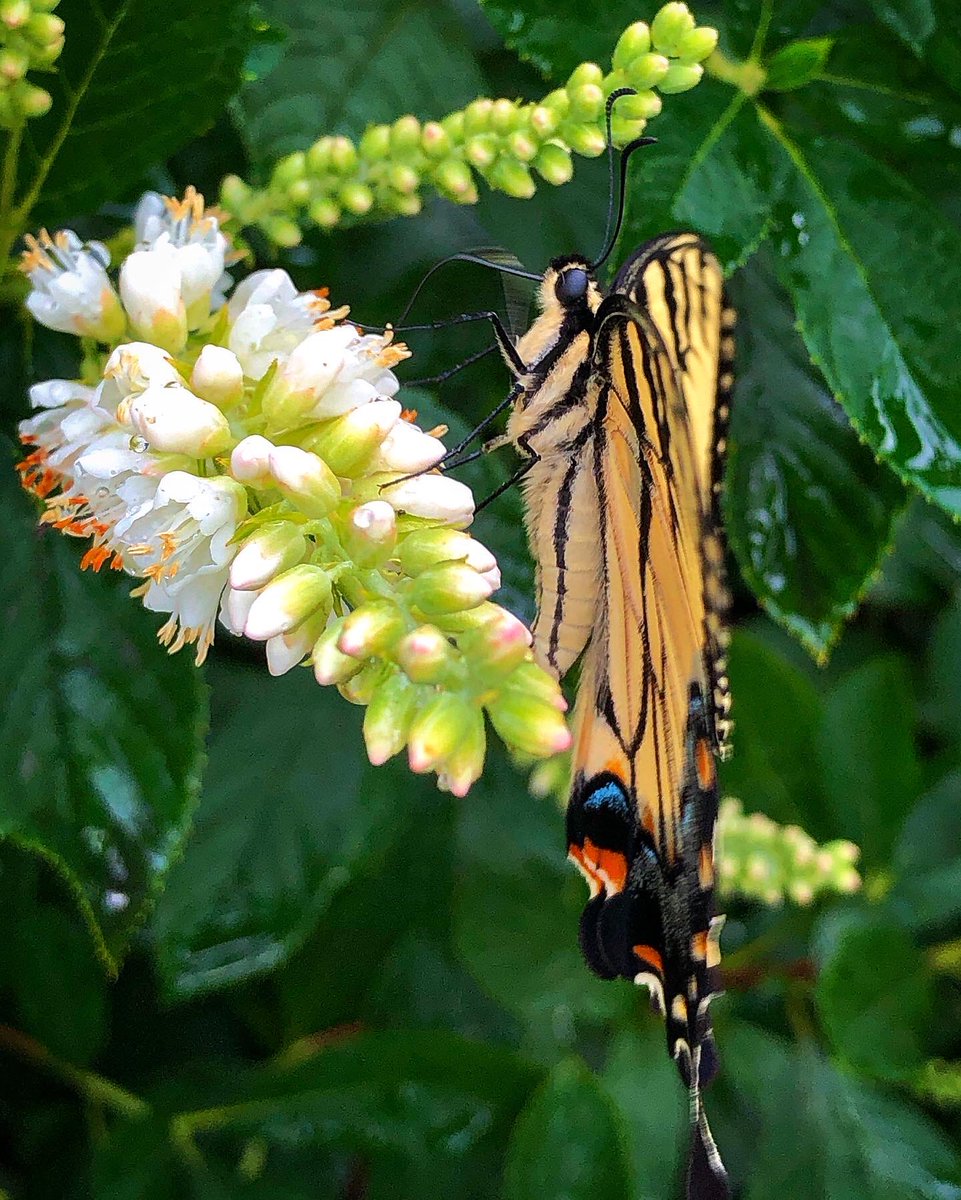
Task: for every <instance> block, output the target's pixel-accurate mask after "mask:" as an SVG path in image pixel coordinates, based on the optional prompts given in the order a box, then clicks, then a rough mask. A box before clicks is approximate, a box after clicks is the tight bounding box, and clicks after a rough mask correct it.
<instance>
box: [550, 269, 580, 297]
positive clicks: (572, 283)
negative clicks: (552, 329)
mask: <svg viewBox="0 0 961 1200" xmlns="http://www.w3.org/2000/svg"><path fill="white" fill-rule="evenodd" d="M587 280H588V276H587V272H586V271H585V270H583V269H582V268H581V267H571V268H570V269H569V270H567V271H562V272H561V273H560V275H558V277H557V283H555V284H554V294H555V295H556V296H557V298H558V300H560V302H561V303H562V304H570V303H572V302H573V301H575V300H583V299H584V296H585V295H586V294H587Z"/></svg>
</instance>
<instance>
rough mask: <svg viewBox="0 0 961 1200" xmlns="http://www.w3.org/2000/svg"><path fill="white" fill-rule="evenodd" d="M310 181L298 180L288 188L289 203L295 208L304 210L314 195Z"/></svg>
mask: <svg viewBox="0 0 961 1200" xmlns="http://www.w3.org/2000/svg"><path fill="white" fill-rule="evenodd" d="M313 190H314V189H313V187H312V185H311V182H310V180H309V179H298V180H296V181H295V182H294V183H292V184H291V185H290V186H289V187H288V188H287V202H288V204H290V205H292V206H293V207H295V208H302V207H303V205H305V204H306V203H307V201H308V200H309V199H310V197H311V195H312V194H313Z"/></svg>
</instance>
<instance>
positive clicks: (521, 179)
mask: <svg viewBox="0 0 961 1200" xmlns="http://www.w3.org/2000/svg"><path fill="white" fill-rule="evenodd" d="M489 178H490V183H491V186H492V187H495V188H497V189H498V190H499V191H502V192H506V193H507V194H508V196H513V197H514V199H515V200H529V199H530V198H531V196H533V195H534V193H535V192H536V191H537V185H536V184H535V183H534V180H533V179H532V178H531V173H530V171H529V170H528V169H527V167H526V166H525V165H524V164H523V163H521V162H518V161H517V159H516V158H504V157H502V158H499V159H498V160H497V162H496V163H495V165H494V167H493V169H492V170H491V172H490V176H489Z"/></svg>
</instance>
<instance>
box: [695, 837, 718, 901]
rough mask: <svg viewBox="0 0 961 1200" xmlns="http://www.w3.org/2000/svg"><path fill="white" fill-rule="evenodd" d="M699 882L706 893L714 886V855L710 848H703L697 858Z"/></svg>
mask: <svg viewBox="0 0 961 1200" xmlns="http://www.w3.org/2000/svg"><path fill="white" fill-rule="evenodd" d="M697 881H698V883H699V884H700V885H701V887H702V888H703V889H704V890H705V891H707V890H708V889H709V888H712V887H713V886H714V855H713V854H712V853H711V847H710V846H702V847H701V852H700V854H699V855H698V856H697Z"/></svg>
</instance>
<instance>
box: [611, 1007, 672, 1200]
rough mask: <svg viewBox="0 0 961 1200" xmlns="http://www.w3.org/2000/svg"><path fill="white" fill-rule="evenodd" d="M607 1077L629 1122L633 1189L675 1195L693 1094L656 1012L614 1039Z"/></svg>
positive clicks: (653, 1199)
mask: <svg viewBox="0 0 961 1200" xmlns="http://www.w3.org/2000/svg"><path fill="white" fill-rule="evenodd" d="M600 1078H601V1083H602V1084H603V1086H604V1088H605V1090H606V1091H607V1092H608V1094H609V1095H610V1096H611V1098H612V1099H613V1101H614V1103H615V1104H616V1105H617V1109H618V1112H619V1114H620V1117H621V1120H622V1122H623V1123H624V1125H625V1126H626V1128H627V1131H628V1138H627V1140H626V1148H627V1154H628V1157H629V1160H630V1165H631V1187H630V1192H629V1194H630V1195H631V1196H632V1197H635V1198H636V1200H674V1198H675V1196H676V1195H677V1175H678V1169H679V1165H680V1164H679V1156H680V1151H681V1147H682V1146H684V1144H685V1139H686V1138H687V1136H688V1134H687V1096H686V1094H685V1092H684V1088H683V1087H682V1086H681V1082H680V1079H679V1078H678V1074H677V1068H676V1067H675V1065H674V1063H673V1062H672V1061H671V1060H670V1058H669V1057H668V1055H667V1054H666V1053H665V1045H664V1024H663V1022H662V1021H661V1020H660V1019H659V1018H658V1017H656V1016H654V1015H653V1014H652V1015H651V1016H649V1017H648V1018H647V1019H646V1020H644V1021H643V1022H642V1023H641V1024H640V1027H639V1028H638V1029H636V1030H634V1029H626V1030H621V1031H619V1032H618V1033H616V1034H615V1035H614V1038H613V1040H612V1042H611V1046H610V1051H609V1053H608V1057H607V1061H606V1063H605V1064H604V1070H603V1071H602V1072H601V1077H600Z"/></svg>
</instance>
